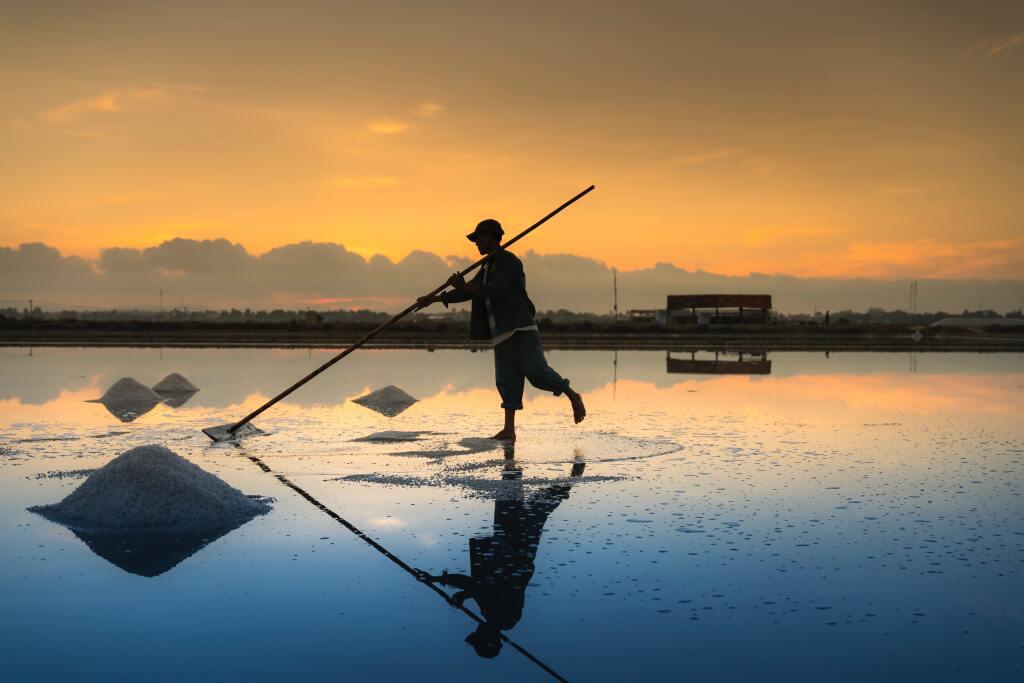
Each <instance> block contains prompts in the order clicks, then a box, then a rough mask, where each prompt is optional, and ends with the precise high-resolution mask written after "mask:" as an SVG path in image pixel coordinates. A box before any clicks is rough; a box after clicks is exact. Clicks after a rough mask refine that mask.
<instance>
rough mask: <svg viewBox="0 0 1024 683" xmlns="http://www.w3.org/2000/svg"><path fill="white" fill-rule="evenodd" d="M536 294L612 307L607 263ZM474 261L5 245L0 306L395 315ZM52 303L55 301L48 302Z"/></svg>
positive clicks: (948, 302) (655, 298)
mask: <svg viewBox="0 0 1024 683" xmlns="http://www.w3.org/2000/svg"><path fill="white" fill-rule="evenodd" d="M521 256H522V258H523V262H524V264H525V267H526V273H527V283H528V287H529V290H530V295H531V297H532V298H533V300H534V301H535V303H536V304H537V307H538V308H539V309H541V310H549V309H559V308H565V309H569V310H574V311H590V312H596V313H606V312H608V311H610V310H611V308H612V279H613V276H612V270H611V268H610V267H609V266H608V265H607V264H605V263H603V262H601V261H597V260H594V259H590V258H585V257H581V256H574V255H570V254H538V253H536V252H533V251H527V252H525V253H522V254H521ZM467 263H468V261H466V260H465V259H462V258H460V257H446V258H443V257H441V256H438V255H436V254H432V253H428V252H423V251H414V252H412V253H410V254H409V255H408V256H406V257H405V258H403V259H401V260H399V261H392V260H390V259H388V258H386V257H384V256H380V255H377V256H373V257H370V258H364V257H363V256H361V255H359V254H356V253H354V252H352V251H349V250H348V249H346V248H345V247H344V246H342V245H340V244H334V243H324V242H299V243H296V244H288V245H284V246H281V247H278V248H276V249H272V250H270V251H268V252H266V253H264V254H259V255H257V254H252V253H250V252H249V251H248V250H246V248H245V247H243V246H242V245H241V244H237V243H233V242H229V241H228V240H225V239H215V240H191V239H173V240H169V241H166V242H163V243H162V244H160V245H157V246H154V247H149V248H146V249H129V248H121V247H115V248H109V249H104V250H103V251H102V252H101V253H100V256H99V257H98V258H96V259H84V258H81V257H78V256H65V255H63V254H61V253H60V252H59V251H58V250H57V249H55V248H53V247H50V246H47V245H45V244H41V243H31V244H22V245H21V246H19V247H16V248H11V247H0V306H7V305H17V306H18V307H19V308H20V307H23V306H24V305H25V304H21V303H13V304H12V303H10V302H20V301H27V299H29V298H32V299H34V300H36V301H43V302H46V303H45V304H44V307H45V308H47V309H57V308H59V306H58V305H57V304H63V305H65V306H66V307H68V308H76V307H85V306H100V307H139V308H150V309H152V308H156V307H157V306H158V305H159V295H160V291H161V290H162V291H163V293H164V301H165V305H166V306H168V307H174V306H178V305H180V304H181V303H184V304H185V305H186V306H188V307H189V308H192V309H206V308H211V309H218V308H231V307H237V308H253V309H269V308H305V307H311V308H314V309H327V308H330V309H334V308H372V309H375V310H386V311H397V310H400V309H401V308H403V307H404V306H405V305H406V304H407V303H408V302H409V301H410V300H411V299H412V298H414V297H415V296H417V295H420V294H424V293H426V292H428V291H430V290H431V289H433V288H434V287H435V286H436V285H437V284H439V283H440V282H442V281H443V280H444V279H445V278H446V277H447V276H448V275H449V274H450V273H451V272H452V271H453V270H455V269H457V268H460V267H463V266H465V265H466V264H467ZM918 283H919V284H918V292H919V293H918V310H922V311H927V310H946V311H959V310H963V309H965V308H967V309H975V308H978V307H985V308H994V309H996V310H1000V311H1008V310H1011V309H1016V308H1018V306H1019V305H1020V301H1021V297H1022V296H1024V280H952V279H950V280H943V279H931V280H918ZM618 289H619V310H620V311H626V310H628V309H631V308H660V307H663V306H664V305H665V296H666V295H667V294H699V293H765V294H771V295H773V297H774V302H775V308H776V309H777V310H779V311H782V312H786V313H795V312H809V311H811V310H813V309H814V308H818V309H819V310H825V309H831V310H840V309H846V308H849V309H853V310H866V309H868V308H871V307H876V306H877V307H883V308H904V309H905V308H906V307H907V305H908V299H909V297H908V292H909V280H877V279H866V278H857V279H844V278H801V277H794V276H789V275H769V274H761V273H753V274H751V275H747V276H742V277H737V276H726V275H719V274H715V273H708V272H704V271H699V270H698V271H689V270H685V269H682V268H678V267H676V266H674V265H671V264H666V263H659V264H656V265H654V266H653V267H650V268H644V269H639V270H631V271H620V272H619V273H618ZM51 302H52V303H51Z"/></svg>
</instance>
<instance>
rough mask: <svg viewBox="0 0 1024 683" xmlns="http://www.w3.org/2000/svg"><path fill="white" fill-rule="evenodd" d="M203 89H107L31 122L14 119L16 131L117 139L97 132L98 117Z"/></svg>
mask: <svg viewBox="0 0 1024 683" xmlns="http://www.w3.org/2000/svg"><path fill="white" fill-rule="evenodd" d="M203 90H205V88H203V87H200V86H193V85H174V84H153V85H145V86H139V87H134V88H124V89H120V90H107V91H104V92H102V93H99V94H97V95H90V96H88V97H84V98H82V99H79V100H75V101H73V102H68V103H67V104H62V105H59V106H56V107H52V108H50V109H45V110H43V111H39V112H36V113H35V114H34V115H33V116H32V118H31V120H26V119H17V120H16V121H15V122H14V123H15V126H16V127H18V128H29V127H32V126H33V125H40V126H47V127H50V128H52V129H54V130H57V131H59V132H61V133H65V134H68V135H75V136H79V137H89V138H109V137H118V136H117V135H115V134H112V133H110V132H109V131H101V130H97V129H96V128H95V127H94V126H88V125H87V126H85V127H82V125H81V124H90V123H91V124H95V123H97V122H98V121H99V119H100V117H102V116H106V115H109V114H122V113H125V112H129V111H134V110H138V109H142V108H145V107H151V106H156V105H165V104H166V103H168V102H169V101H171V100H172V99H173V98H174V97H176V96H177V95H179V94H181V93H185V92H200V91H203Z"/></svg>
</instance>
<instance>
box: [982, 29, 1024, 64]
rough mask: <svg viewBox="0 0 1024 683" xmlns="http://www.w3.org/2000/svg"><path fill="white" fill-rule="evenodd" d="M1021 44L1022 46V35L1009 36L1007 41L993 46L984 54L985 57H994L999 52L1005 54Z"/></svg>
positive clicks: (1023, 40)
mask: <svg viewBox="0 0 1024 683" xmlns="http://www.w3.org/2000/svg"><path fill="white" fill-rule="evenodd" d="M1022 44H1024V33H1017V34H1015V35H1013V36H1010V38H1008V39H1007V40H1004V41H1003V42H1001V43H999V44H998V45H995V46H993V47H992V48H990V49H989V50H988V52H986V53H985V57H989V58H991V57H995V56H996V55H998V54H999V53H1001V52H1006V51H1007V50H1009V49H1012V48H1014V47H1016V46H1017V45H1022Z"/></svg>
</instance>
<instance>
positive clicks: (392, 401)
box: [353, 384, 416, 417]
mask: <svg viewBox="0 0 1024 683" xmlns="http://www.w3.org/2000/svg"><path fill="white" fill-rule="evenodd" d="M353 403H358V404H359V405H361V406H363V407H365V408H369V409H370V410H374V411H376V412H378V413H380V414H381V415H386V416H388V417H394V416H395V415H398V414H399V413H401V412H403V411H405V410H406V409H407V408H408V407H409V406H411V405H412V404H413V403H416V399H415V398H413V397H412V396H410V395H409V394H407V393H405V392H404V391H402V390H401V389H399V388H398V387H396V386H394V385H393V384H389V385H388V386H386V387H384V388H383V389H378V390H377V391H371V392H370V393H369V394H366V395H365V396H360V397H359V398H356V399H353Z"/></svg>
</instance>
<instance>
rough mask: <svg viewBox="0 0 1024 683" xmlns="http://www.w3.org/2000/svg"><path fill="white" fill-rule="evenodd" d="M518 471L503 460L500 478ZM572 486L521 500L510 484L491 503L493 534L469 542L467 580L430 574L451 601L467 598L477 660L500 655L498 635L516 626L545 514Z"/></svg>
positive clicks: (577, 468)
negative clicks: (476, 615) (473, 609)
mask: <svg viewBox="0 0 1024 683" xmlns="http://www.w3.org/2000/svg"><path fill="white" fill-rule="evenodd" d="M585 467H586V463H583V462H577V463H574V464H573V467H572V473H571V474H570V477H571V478H576V477H580V476H582V475H583V470H584V468H585ZM521 476H522V472H521V471H519V470H517V469H515V461H514V460H511V459H508V460H506V463H505V471H504V472H503V473H502V479H505V480H516V479H518V478H519V477H521ZM571 488H572V484H571V483H569V482H566V483H563V484H554V485H551V486H546V487H544V488H542V489H541V490H539V491H537V492H536V493H534V494H533V495H531V496H524V494H523V488H522V484H521V483H519V484H518V485H516V483H514V482H513V483H510V487H509V488H508V489H504V490H502V491H499V493H498V496H497V497H496V498H495V499H494V532H493V533H492V534H491V535H490V536H485V537H480V538H471V539H469V564H470V568H471V569H470V576H466V575H465V574H449V573H448V572H444V573H443V574H441V576H430V577H428V578H429V580H430V581H434V582H436V583H440V584H442V585H445V586H451V587H452V588H457V589H459V590H458V592H457V593H456V594H455V595H453V596H452V599H453V600H454V601H455V602H456V603H457V604H459V605H462V603H463V602H465V601H466V600H467V599H469V598H472V599H473V600H475V601H476V604H477V606H478V607H479V608H480V615H481V616H482V617H483V618H484V621H483V623H481V624H480V625H478V626H477V628H476V630H475V631H473V632H472V633H470V634H469V635H468V636H466V642H467V643H469V644H470V645H472V646H473V649H474V650H476V653H477V654H478V655H480V656H481V657H486V658H488V659H490V658H491V657H495V656H497V654H498V652H500V651H501V632H502V631H506V630H508V629H511V628H512V627H513V626H515V625H516V624H518V623H519V620H520V619H521V618H522V616H523V606H524V605H525V603H526V586H527V584H529V583H530V579H531V578H533V571H534V559H535V558H536V556H537V548H538V547H539V546H540V537H541V533H543V531H544V524H545V523H546V522H547V520H548V516H549V515H550V514H551V513H552V512H554V511H555V509H556V508H557V507H558V506H559V505H560V504H561V503H562V501H564V500H566V499H567V498H568V497H569V489H571Z"/></svg>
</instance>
